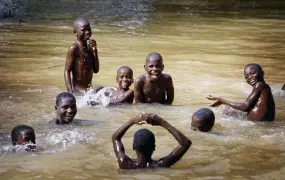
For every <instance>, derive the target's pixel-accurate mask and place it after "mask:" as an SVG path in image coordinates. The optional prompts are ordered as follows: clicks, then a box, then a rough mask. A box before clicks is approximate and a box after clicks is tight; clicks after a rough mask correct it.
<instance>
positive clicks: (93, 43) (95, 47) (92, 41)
mask: <svg viewBox="0 0 285 180" xmlns="http://www.w3.org/2000/svg"><path fill="white" fill-rule="evenodd" d="M87 44H88V46H90V47H92V49H93V50H95V49H97V43H96V41H95V40H94V39H88V40H87Z"/></svg>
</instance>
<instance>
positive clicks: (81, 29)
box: [74, 21, 92, 41]
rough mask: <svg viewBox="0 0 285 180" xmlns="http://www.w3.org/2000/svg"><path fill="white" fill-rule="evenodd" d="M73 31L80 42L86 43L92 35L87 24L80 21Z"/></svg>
mask: <svg viewBox="0 0 285 180" xmlns="http://www.w3.org/2000/svg"><path fill="white" fill-rule="evenodd" d="M74 29H75V33H76V36H77V39H78V40H81V41H87V40H88V39H89V38H90V37H91V35H92V31H91V27H90V24H89V23H88V22H85V21H80V22H78V23H77V24H76V25H75V27H74Z"/></svg>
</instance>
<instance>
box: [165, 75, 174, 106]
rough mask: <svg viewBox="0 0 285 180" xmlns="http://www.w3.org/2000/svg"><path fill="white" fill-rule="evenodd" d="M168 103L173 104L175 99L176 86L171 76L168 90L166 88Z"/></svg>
mask: <svg viewBox="0 0 285 180" xmlns="http://www.w3.org/2000/svg"><path fill="white" fill-rule="evenodd" d="M166 93H167V94H166V95H167V96H166V97H167V99H166V104H172V102H173V100H174V86H173V82H172V78H171V77H169V80H168V85H167V90H166Z"/></svg>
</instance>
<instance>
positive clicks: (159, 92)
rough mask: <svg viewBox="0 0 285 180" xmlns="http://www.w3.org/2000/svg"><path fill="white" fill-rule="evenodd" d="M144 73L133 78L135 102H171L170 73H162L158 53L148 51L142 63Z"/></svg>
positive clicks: (172, 94) (160, 58)
mask: <svg viewBox="0 0 285 180" xmlns="http://www.w3.org/2000/svg"><path fill="white" fill-rule="evenodd" d="M144 69H145V71H146V73H144V74H142V75H140V76H139V77H137V78H136V80H135V85H134V91H135V103H155V102H157V103H161V104H172V102H173V99H174V87H173V82H172V78H171V76H170V75H168V74H165V73H162V71H163V69H164V65H163V60H162V57H161V55H160V54H159V53H150V54H149V55H148V56H147V57H146V64H145V65H144Z"/></svg>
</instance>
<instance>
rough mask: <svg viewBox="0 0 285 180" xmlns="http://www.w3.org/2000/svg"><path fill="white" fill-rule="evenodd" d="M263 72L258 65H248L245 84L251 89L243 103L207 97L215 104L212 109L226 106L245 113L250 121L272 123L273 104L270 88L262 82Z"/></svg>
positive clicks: (245, 70) (273, 114) (273, 115)
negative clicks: (222, 105)
mask: <svg viewBox="0 0 285 180" xmlns="http://www.w3.org/2000/svg"><path fill="white" fill-rule="evenodd" d="M263 76H264V72H263V70H262V68H261V66H260V65H259V64H248V65H246V67H245V68H244V77H245V80H246V82H247V83H248V84H249V85H251V86H252V87H253V89H252V92H251V93H250V94H249V96H248V97H247V100H246V101H245V102H244V103H235V102H231V101H228V100H226V99H224V98H221V97H213V96H211V95H210V96H208V97H207V98H208V99H209V100H214V101H215V102H214V103H213V104H211V106H212V107H217V106H219V105H221V104H226V105H228V106H230V107H232V108H235V109H238V110H241V111H244V112H247V117H248V119H249V120H252V121H273V120H274V118H275V103H274V99H273V96H272V92H271V89H270V87H269V86H268V85H267V84H266V82H265V81H264V78H263Z"/></svg>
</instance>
